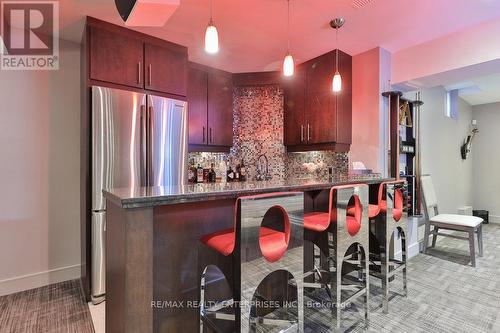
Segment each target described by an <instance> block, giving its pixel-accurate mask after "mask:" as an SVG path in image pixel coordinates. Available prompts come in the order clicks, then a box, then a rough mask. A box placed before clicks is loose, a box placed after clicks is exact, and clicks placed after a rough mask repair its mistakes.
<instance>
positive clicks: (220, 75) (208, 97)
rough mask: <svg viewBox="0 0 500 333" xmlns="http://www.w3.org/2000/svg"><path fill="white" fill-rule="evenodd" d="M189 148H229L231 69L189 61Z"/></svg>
mask: <svg viewBox="0 0 500 333" xmlns="http://www.w3.org/2000/svg"><path fill="white" fill-rule="evenodd" d="M188 73H189V75H188V110H189V150H190V151H211V152H228V151H229V148H230V147H231V146H232V144H233V82H232V75H231V73H227V72H224V71H220V70H217V69H214V68H210V67H206V66H202V65H198V64H194V63H190V64H189V71H188Z"/></svg>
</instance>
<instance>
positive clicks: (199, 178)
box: [196, 163, 203, 183]
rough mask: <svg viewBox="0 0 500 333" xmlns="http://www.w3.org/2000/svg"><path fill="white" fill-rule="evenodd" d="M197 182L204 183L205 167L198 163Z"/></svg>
mask: <svg viewBox="0 0 500 333" xmlns="http://www.w3.org/2000/svg"><path fill="white" fill-rule="evenodd" d="M196 182H197V183H203V168H202V167H201V165H200V164H199V163H198V168H197V169H196Z"/></svg>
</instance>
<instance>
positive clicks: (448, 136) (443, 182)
mask: <svg viewBox="0 0 500 333" xmlns="http://www.w3.org/2000/svg"><path fill="white" fill-rule="evenodd" d="M408 96H409V97H410V98H411V97H413V96H414V93H411V94H409V95H408ZM421 99H422V101H423V102H424V105H423V106H422V108H421V149H422V155H421V157H422V173H423V174H431V175H432V180H433V182H434V187H435V189H436V195H437V198H438V204H439V209H440V211H441V212H442V213H444V212H447V213H456V212H457V208H458V207H460V206H464V205H472V201H473V200H472V160H473V158H472V156H469V158H468V159H467V160H465V161H464V160H462V158H461V155H460V145H461V144H462V143H463V140H464V139H465V138H466V136H467V134H468V132H469V130H470V123H471V120H472V108H471V106H470V105H469V104H467V103H466V102H465V101H464V100H462V99H460V98H459V105H458V109H459V111H458V112H459V114H458V119H451V118H448V117H446V116H445V105H446V91H445V90H444V89H443V88H442V87H436V88H431V89H425V90H423V91H422V92H421Z"/></svg>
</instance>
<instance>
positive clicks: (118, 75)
mask: <svg viewBox="0 0 500 333" xmlns="http://www.w3.org/2000/svg"><path fill="white" fill-rule="evenodd" d="M89 50H90V78H91V79H93V80H99V81H106V82H112V83H117V84H122V85H126V86H131V87H137V88H142V87H143V85H144V71H143V68H144V62H143V42H142V40H140V39H136V38H131V37H129V36H126V35H123V34H120V33H117V32H114V31H111V30H108V29H103V28H99V27H96V26H92V27H90V45H89Z"/></svg>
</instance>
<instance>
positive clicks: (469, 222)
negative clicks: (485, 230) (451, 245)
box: [429, 214, 483, 227]
mask: <svg viewBox="0 0 500 333" xmlns="http://www.w3.org/2000/svg"><path fill="white" fill-rule="evenodd" d="M429 220H430V221H432V222H438V223H448V224H455V225H461V226H466V227H477V226H478V225H480V224H481V223H483V219H482V218H480V217H477V216H469V215H458V214H439V215H436V216H433V217H431V218H430V219H429Z"/></svg>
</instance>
